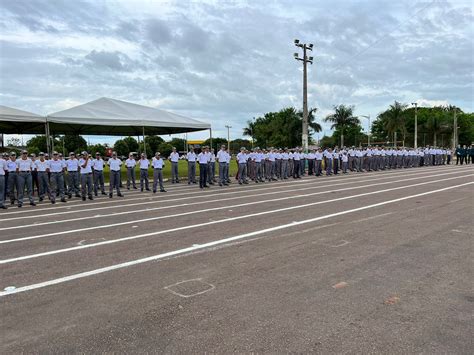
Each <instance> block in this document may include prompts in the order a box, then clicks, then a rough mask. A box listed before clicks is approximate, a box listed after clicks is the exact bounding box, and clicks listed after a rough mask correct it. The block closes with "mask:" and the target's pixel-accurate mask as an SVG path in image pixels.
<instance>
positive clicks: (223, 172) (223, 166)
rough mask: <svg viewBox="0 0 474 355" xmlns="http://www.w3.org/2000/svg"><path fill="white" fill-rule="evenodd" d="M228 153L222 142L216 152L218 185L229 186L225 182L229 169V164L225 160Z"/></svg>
mask: <svg viewBox="0 0 474 355" xmlns="http://www.w3.org/2000/svg"><path fill="white" fill-rule="evenodd" d="M228 155H229V153H227V148H226V146H225V145H224V144H223V145H221V149H220V150H219V151H218V152H217V157H216V158H217V161H218V163H219V186H229V184H228V183H227V174H228V173H227V171H228V169H229V165H228V162H227V159H228Z"/></svg>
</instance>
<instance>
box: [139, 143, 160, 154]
mask: <svg viewBox="0 0 474 355" xmlns="http://www.w3.org/2000/svg"><path fill="white" fill-rule="evenodd" d="M145 148H146V156H147V157H153V156H154V155H155V153H156V150H155V151H153V149H151V147H150V145H149V144H148V142H146V145H145V146H144V145H143V142H140V144H139V147H138V151H139V152H140V153H145Z"/></svg>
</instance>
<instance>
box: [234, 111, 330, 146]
mask: <svg viewBox="0 0 474 355" xmlns="http://www.w3.org/2000/svg"><path fill="white" fill-rule="evenodd" d="M316 110H317V109H316V108H314V109H310V110H309V113H308V126H309V135H310V144H311V143H312V139H311V134H313V133H314V132H320V131H321V126H320V125H319V124H318V123H316V122H314V119H315V117H314V114H315V112H316ZM302 123H303V113H302V111H296V109H295V108H293V107H288V108H285V109H282V110H280V111H278V112H268V113H266V114H265V115H264V116H263V117H258V118H257V119H256V120H255V121H248V122H247V127H245V128H244V131H243V134H244V136H249V137H252V139H254V146H260V147H267V148H268V147H282V148H283V147H291V148H293V147H297V146H299V145H301V136H302V131H303V124H302Z"/></svg>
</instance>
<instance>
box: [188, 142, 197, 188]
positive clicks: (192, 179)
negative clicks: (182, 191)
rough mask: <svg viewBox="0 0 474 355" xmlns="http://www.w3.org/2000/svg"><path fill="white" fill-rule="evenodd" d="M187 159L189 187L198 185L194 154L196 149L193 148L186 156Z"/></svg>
mask: <svg viewBox="0 0 474 355" xmlns="http://www.w3.org/2000/svg"><path fill="white" fill-rule="evenodd" d="M186 159H187V161H188V185H191V184H195V183H196V159H197V156H196V153H194V148H191V149H190V150H189V152H188V154H186Z"/></svg>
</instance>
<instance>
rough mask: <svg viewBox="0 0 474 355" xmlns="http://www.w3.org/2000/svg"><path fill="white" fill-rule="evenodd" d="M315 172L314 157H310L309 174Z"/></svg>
mask: <svg viewBox="0 0 474 355" xmlns="http://www.w3.org/2000/svg"><path fill="white" fill-rule="evenodd" d="M313 172H314V159H308V175H313Z"/></svg>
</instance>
